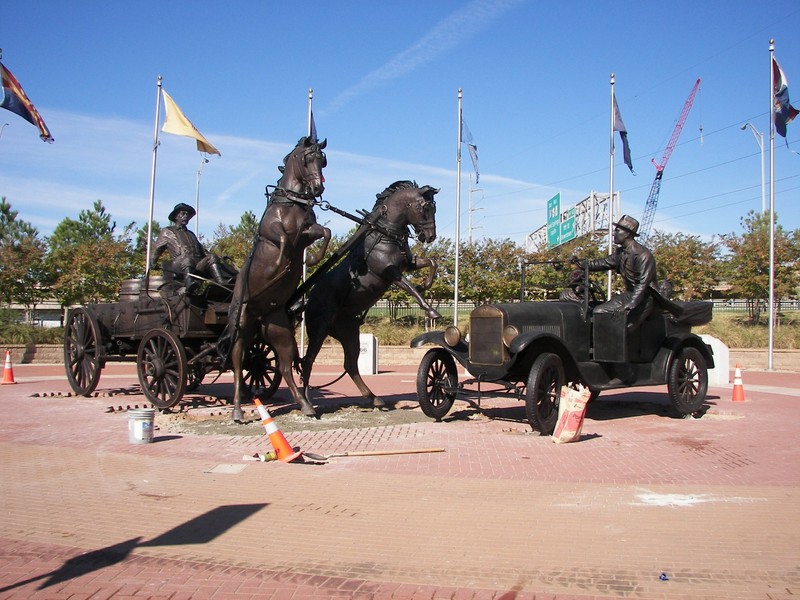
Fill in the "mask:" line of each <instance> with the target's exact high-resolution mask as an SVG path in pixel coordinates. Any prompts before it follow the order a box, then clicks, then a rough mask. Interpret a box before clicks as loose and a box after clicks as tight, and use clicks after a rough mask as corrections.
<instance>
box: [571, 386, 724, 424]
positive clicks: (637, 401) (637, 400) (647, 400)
mask: <svg viewBox="0 0 800 600" xmlns="http://www.w3.org/2000/svg"><path fill="white" fill-rule="evenodd" d="M718 399H719V397H718V396H707V397H706V400H705V402H703V405H702V406H701V407H700V409H699V410H697V411H695V412H694V413H692V414H690V415H682V414H680V413H679V412H678V411H677V410H676V409H675V407H673V406H672V402H671V401H670V399H669V395H668V394H667V393H666V392H656V391H652V392H645V391H640V390H636V391H629V392H622V393H615V394H612V395H608V396H603V395H602V394H601V395H600V396H599V397H598V398H595V399H594V400H592V401H591V402H589V404H588V405H587V407H586V418H587V419H591V420H593V421H610V420H614V419H631V418H636V417H643V416H648V415H655V416H658V417H663V418H667V419H687V418H695V419H699V418H701V417H702V416H703V415H705V414H706V412H708V410H709V409H710V408H711V407H712V406H715V405H716V402H714V400H718Z"/></svg>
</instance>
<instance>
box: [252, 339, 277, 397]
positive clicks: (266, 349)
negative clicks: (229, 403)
mask: <svg viewBox="0 0 800 600" xmlns="http://www.w3.org/2000/svg"><path fill="white" fill-rule="evenodd" d="M242 377H243V378H244V384H245V385H246V386H247V389H248V390H249V391H250V393H251V394H252V395H255V393H256V390H259V397H260V398H261V399H262V400H266V399H267V398H271V397H272V396H273V395H274V394H275V392H276V391H277V389H278V387H279V386H280V384H281V372H280V371H279V370H278V355H277V353H276V352H275V348H273V347H272V345H271V344H269V343H268V342H264V341H261V340H257V341H256V342H254V343H253V344H252V345H251V346H250V347H249V348H248V349H247V350H246V351H245V353H244V359H243V361H242ZM260 390H263V391H260Z"/></svg>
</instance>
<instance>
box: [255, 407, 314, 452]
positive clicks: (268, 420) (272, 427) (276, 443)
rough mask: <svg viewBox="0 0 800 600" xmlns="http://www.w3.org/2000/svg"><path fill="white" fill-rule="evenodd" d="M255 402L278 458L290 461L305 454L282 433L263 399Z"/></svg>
mask: <svg viewBox="0 0 800 600" xmlns="http://www.w3.org/2000/svg"><path fill="white" fill-rule="evenodd" d="M255 402H256V408H258V414H260V415H261V423H262V424H263V425H264V429H266V431H267V435H268V436H269V441H270V443H271V444H272V447H273V448H274V449H275V453H276V454H277V455H278V460H279V461H281V462H286V463H288V462H292V461H293V460H295V459H296V458H300V456H302V454H303V453H302V451H298V452H295V451H294V448H292V447H291V446H290V445H289V442H288V441H287V440H286V437H284V435H283V434H282V433H281V430H280V429H278V426H277V425H276V424H275V421H273V420H272V415H270V414H269V411H268V410H267V408H266V407H265V406H264V405H263V404H261V401H260V400H259V399H258V398H255Z"/></svg>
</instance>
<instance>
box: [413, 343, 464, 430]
mask: <svg viewBox="0 0 800 600" xmlns="http://www.w3.org/2000/svg"><path fill="white" fill-rule="evenodd" d="M457 388H458V372H457V371H456V363H455V361H454V360H453V357H452V356H450V355H449V354H448V353H447V351H445V350H442V349H441V348H434V349H433V350H428V352H427V353H426V354H425V356H423V357H422V362H420V363H419V370H418V371H417V400H419V407H420V408H421V409H422V412H423V413H425V415H426V416H428V417H430V418H432V419H436V420H437V421H441V420H442V418H443V417H444V416H445V415H446V414H447V413H448V412H449V411H450V409H451V408H452V407H453V402H454V401H455V399H456V390H457Z"/></svg>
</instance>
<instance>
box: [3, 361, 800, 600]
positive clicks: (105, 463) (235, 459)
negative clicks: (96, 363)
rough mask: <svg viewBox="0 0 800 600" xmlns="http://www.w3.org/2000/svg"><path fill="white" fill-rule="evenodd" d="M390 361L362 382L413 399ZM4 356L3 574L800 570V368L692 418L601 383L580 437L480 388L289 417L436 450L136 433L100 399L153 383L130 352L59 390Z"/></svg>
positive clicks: (167, 576)
mask: <svg viewBox="0 0 800 600" xmlns="http://www.w3.org/2000/svg"><path fill="white" fill-rule="evenodd" d="M392 369H393V371H391V372H386V373H382V374H381V375H377V376H371V377H368V378H367V380H368V383H369V384H370V385H371V386H372V387H373V389H374V390H375V391H376V392H377V393H379V394H382V395H383V397H384V398H386V399H388V400H391V401H394V402H397V403H398V404H397V406H398V407H399V408H398V410H419V409H418V408H416V407H415V403H414V378H415V372H414V371H415V367H411V366H409V367H392ZM14 370H15V376H16V379H17V381H18V382H19V383H18V384H17V385H9V386H2V387H0V464H2V467H0V484H1V485H2V488H1V489H0V502H1V503H2V514H3V519H2V526H1V527H0V598H48V599H50V598H52V599H61V598H65V599H66V598H75V599H81V598H86V599H88V598H91V599H93V600H94V599H97V598H137V599H139V598H159V599H160V598H163V599H167V598H169V599H180V598H214V599H217V598H219V599H227V598H236V599H250V598H370V599H372V598H374V599H379V598H400V599H408V598H414V599H416V598H455V599H461V598H503V599H504V600H510V599H513V598H520V599H521V598H559V599H565V598H581V599H583V598H621V597H624V598H765V599H766V598H790V597H793V596H796V595H797V594H798V592H800V564H799V563H800V560H798V559H799V558H800V552H799V551H798V550H800V545H798V542H797V539H798V538H799V537H800V519H798V516H797V515H798V513H797V509H796V506H797V503H798V482H800V463H799V462H798V451H797V450H796V447H795V445H794V444H793V441H794V439H795V438H796V435H795V429H796V423H797V422H798V416H800V415H799V414H798V413H800V403H799V402H798V399H800V394H799V393H798V391H797V390H798V389H799V388H800V374H794V373H758V372H753V373H749V372H745V373H744V374H743V379H744V387H745V392H746V399H747V401H746V402H743V403H732V402H730V398H731V386H727V387H725V388H713V389H712V390H711V391H710V394H709V402H710V408H709V410H708V412H707V413H706V414H705V415H704V416H703V417H702V418H699V419H675V418H672V417H670V416H669V413H668V410H667V404H668V401H667V399H666V394H665V391H664V390H663V389H662V388H641V389H637V390H632V391H626V392H624V393H615V394H604V395H603V396H601V399H600V400H599V401H597V402H596V403H595V404H593V405H591V406H590V409H589V411H588V414H587V419H586V421H585V423H584V428H583V436H582V438H581V441H580V442H578V443H575V444H567V445H556V444H553V443H552V442H551V441H550V439H549V438H545V437H539V436H536V435H534V434H532V433H530V428H529V427H528V426H527V424H526V422H525V419H524V410H523V408H522V405H521V404H520V403H518V402H516V401H515V400H513V399H508V398H502V397H494V396H491V395H487V396H484V398H483V399H482V401H481V409H480V410H478V409H477V408H476V407H475V405H474V404H469V403H466V402H458V403H457V404H456V407H454V409H453V411H452V412H451V415H448V418H447V419H445V421H444V422H442V423H434V422H432V421H424V422H422V423H414V424H405V425H395V426H389V427H374V428H369V429H361V430H345V429H333V430H326V431H316V432H315V431H300V432H292V433H291V434H290V435H287V437H289V438H290V441H291V443H292V444H294V445H299V446H300V447H301V448H303V449H304V450H306V451H313V452H316V453H319V454H331V453H339V452H343V451H353V450H389V449H417V448H431V447H442V448H445V452H441V453H428V454H404V455H395V456H382V457H348V458H333V459H331V460H330V461H329V462H328V463H326V464H308V463H307V464H295V463H293V464H288V465H287V464H282V463H253V462H246V461H243V460H242V458H243V455H245V454H252V453H253V452H254V451H255V450H259V449H261V450H264V449H267V448H268V440H267V439H266V438H265V437H263V436H262V437H258V436H255V437H254V436H244V435H242V436H222V435H189V434H179V435H178V434H170V433H168V432H166V431H164V430H159V431H157V432H156V439H155V443H153V444H143V445H135V444H130V443H128V433H127V416H126V414H125V412H117V411H114V412H107V410H108V408H109V407H110V406H114V407H116V406H123V407H125V406H128V405H130V406H132V407H133V406H137V405H138V406H143V405H144V400H143V397H142V396H140V395H138V394H135V393H133V392H135V391H136V385H135V375H132V369H131V366H130V365H109V367H108V368H107V369H106V370H105V371H104V374H103V377H102V378H101V382H100V386H99V387H98V396H96V397H93V398H80V397H79V398H75V397H67V396H64V395H62V396H57V395H56V396H50V395H49V394H50V393H51V392H55V393H57V392H59V391H61V392H67V390H68V386H67V384H66V381H65V378H64V376H63V374H61V372H60V368H55V369H53V368H48V367H43V366H39V365H23V366H20V367H16V366H15V368H14ZM330 375H331V373H322V372H320V373H316V374H315V376H316V377H318V378H319V381H320V382H322V381H328V380H330V379H331V377H330ZM202 390H203V388H201V391H202ZM125 392H128V394H126V393H125ZM329 392H330V393H326V395H325V396H326V400H325V402H336V398H337V397H346V396H352V395H354V393H355V388H354V386H352V384H351V383H350V382H347V381H342V382H339V383H337V384H335V385H333V386H330V388H329ZM45 394H46V395H45ZM337 394H338V396H337ZM284 395H285V392H284V391H281V392H279V398H280V397H282V396H284ZM198 410H204V409H198ZM225 410H228V409H227V408H226V409H225ZM274 414H275V415H276V421H277V422H278V423H279V425H280V421H281V418H282V415H284V414H285V413H284V412H283V409H282V408H281V409H278V410H276V411H275V413H274ZM252 426H258V425H257V424H253V425H252ZM662 573H665V575H666V578H667V579H666V580H662V579H661V578H660V575H661V574H662Z"/></svg>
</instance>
